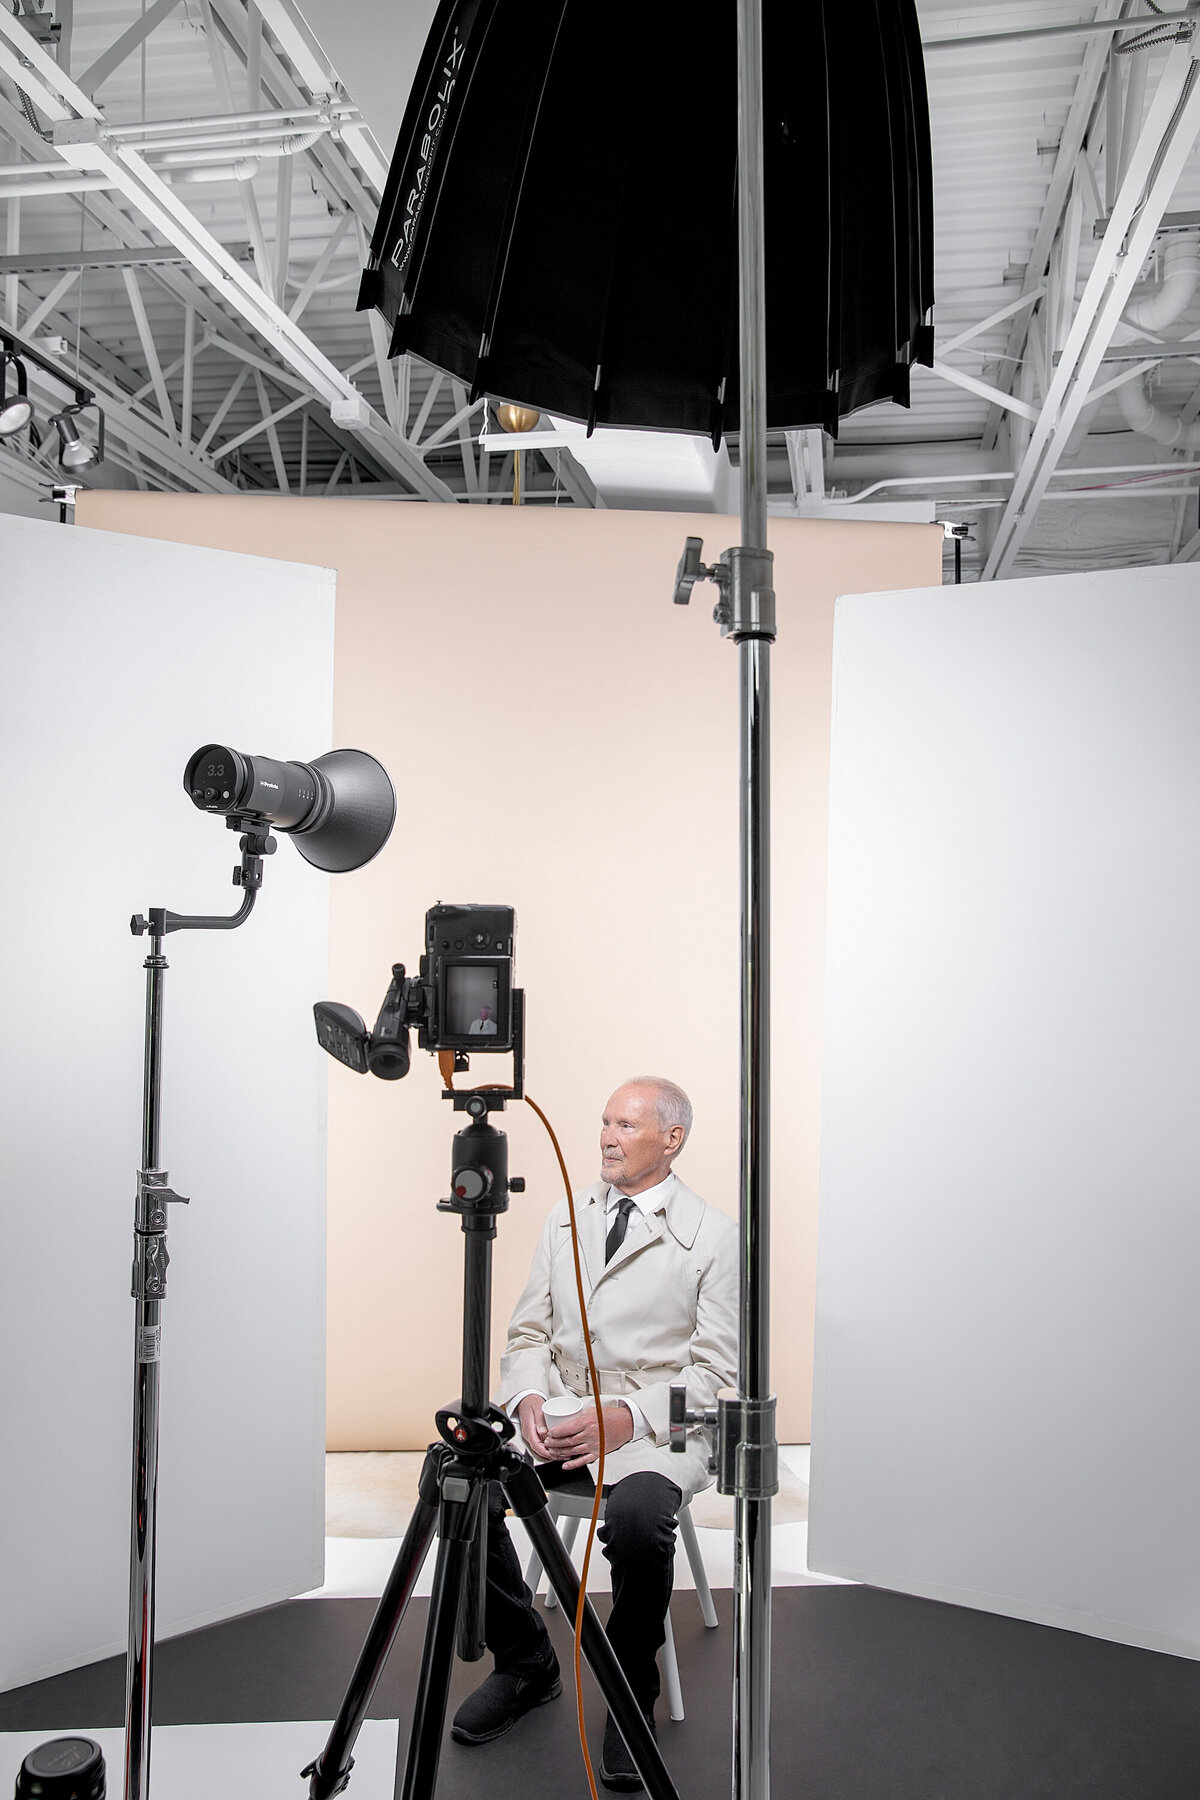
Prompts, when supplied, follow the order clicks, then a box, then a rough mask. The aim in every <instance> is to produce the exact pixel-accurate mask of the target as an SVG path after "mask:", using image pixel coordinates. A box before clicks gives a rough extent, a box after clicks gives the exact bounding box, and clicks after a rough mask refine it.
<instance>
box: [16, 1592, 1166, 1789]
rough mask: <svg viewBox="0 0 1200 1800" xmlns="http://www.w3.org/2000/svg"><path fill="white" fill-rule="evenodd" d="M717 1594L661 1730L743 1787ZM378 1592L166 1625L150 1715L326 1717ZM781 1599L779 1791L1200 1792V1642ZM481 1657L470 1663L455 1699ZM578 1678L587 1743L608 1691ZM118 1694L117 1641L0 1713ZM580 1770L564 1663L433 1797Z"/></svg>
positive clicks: (398, 1677) (44, 1723)
mask: <svg viewBox="0 0 1200 1800" xmlns="http://www.w3.org/2000/svg"><path fill="white" fill-rule="evenodd" d="M715 1598H716V1601H717V1607H718V1611H719V1612H720V1615H721V1629H720V1630H718V1631H706V1630H705V1629H704V1626H703V1624H702V1622H701V1619H700V1611H699V1607H698V1606H697V1604H696V1602H695V1600H694V1598H693V1596H692V1595H691V1594H690V1593H684V1592H681V1593H679V1594H677V1595H676V1597H675V1600H674V1603H673V1607H672V1617H673V1620H674V1624H675V1639H676V1644H677V1647H678V1652H679V1667H680V1676H681V1680H682V1683H683V1697H684V1704H685V1707H686V1708H687V1715H688V1716H687V1719H686V1720H685V1721H684V1722H683V1723H682V1724H672V1723H671V1721H670V1720H668V1719H666V1718H665V1716H664V1715H665V1710H666V1709H665V1704H664V1703H663V1702H662V1701H660V1702H659V1715H660V1722H659V1743H660V1745H661V1746H662V1749H663V1753H664V1755H665V1756H666V1759H667V1762H668V1764H669V1766H670V1768H671V1770H672V1773H673V1775H674V1777H675V1781H676V1784H677V1786H678V1788H679V1791H680V1795H681V1800H709V1797H710V1796H711V1800H723V1797H724V1796H726V1795H728V1793H729V1791H730V1781H729V1744H730V1708H731V1688H732V1676H731V1644H730V1611H731V1596H730V1595H729V1593H728V1592H727V1591H725V1592H718V1593H717V1594H716V1596H715ZM373 1610H374V1606H373V1602H371V1601H369V1600H297V1601H290V1602H288V1603H287V1604H286V1605H283V1606H275V1607H271V1608H269V1609H268V1610H266V1611H265V1612H260V1613H254V1614H251V1615H249V1616H248V1617H246V1618H243V1619H236V1620H233V1621H232V1622H230V1623H229V1624H225V1625H216V1626H212V1627H210V1628H209V1629H208V1630H206V1631H198V1632H193V1633H191V1634H189V1635H188V1636H186V1637H181V1638H174V1639H172V1640H170V1641H169V1642H167V1643H164V1644H162V1645H161V1646H160V1647H159V1650H158V1654H157V1659H156V1663H155V1706H154V1713H155V1721H156V1723H158V1724H163V1725H182V1724H212V1723H220V1722H230V1723H233V1722H242V1721H256V1720H275V1719H314V1720H315V1719H328V1718H331V1717H332V1716H333V1714H334V1712H335V1711H336V1710H337V1706H338V1702H339V1700H340V1698H341V1694H342V1689H343V1686H344V1683H345V1681H346V1678H347V1676H348V1674H349V1671H350V1668H351V1665H352V1664H353V1661H354V1657H355V1655H356V1653H357V1650H358V1648H359V1645H360V1644H361V1642H362V1638H363V1635H364V1633H365V1632H366V1629H367V1625H368V1622H369V1620H370V1618H371V1614H372V1612H373ZM599 1610H600V1611H601V1612H603V1611H604V1603H603V1602H601V1605H600V1609H599ZM425 1615H426V1602H424V1601H414V1602H413V1604H412V1606H411V1608H410V1610H409V1615H408V1617H407V1619H406V1620H405V1623H404V1626H403V1627H402V1629H401V1633H400V1638H399V1640H398V1642H397V1644H396V1647H395V1649H394V1650H393V1652H392V1657H391V1662H390V1665H389V1667H388V1669H387V1671H386V1673H385V1675H384V1678H383V1681H382V1682H381V1684H380V1687H379V1690H378V1692H377V1694H376V1697H375V1704H374V1705H373V1706H372V1708H371V1716H372V1717H374V1718H394V1717H396V1716H397V1714H402V1715H403V1717H402V1720H401V1730H402V1732H403V1734H404V1735H405V1737H407V1733H408V1707H409V1704H410V1701H411V1695H412V1691H413V1683H414V1678H415V1672H416V1668H417V1663H418V1660H419V1657H420V1645H421V1634H422V1632H423V1630H424V1623H425ZM550 1619H551V1621H552V1629H553V1630H554V1633H555V1636H556V1638H557V1641H558V1645H559V1653H560V1656H561V1657H562V1659H563V1661H564V1663H565V1662H566V1660H567V1657H568V1655H569V1638H568V1635H567V1633H566V1631H565V1630H564V1628H563V1625H562V1620H561V1617H560V1616H559V1615H558V1614H556V1613H553V1614H551V1615H550ZM774 1619H775V1631H774V1658H775V1681H774V1720H773V1735H772V1786H773V1789H774V1791H775V1793H776V1794H777V1795H779V1796H781V1797H786V1800H791V1797H792V1796H803V1800H1198V1797H1200V1664H1197V1663H1194V1662H1191V1661H1189V1660H1187V1659H1186V1658H1180V1657H1172V1656H1160V1655H1156V1654H1155V1653H1153V1652H1152V1651H1147V1650H1133V1649H1129V1648H1127V1647H1125V1646H1122V1645H1119V1644H1109V1643H1105V1642H1102V1641H1100V1640H1098V1639H1095V1638H1088V1637H1081V1636H1077V1635H1076V1634H1075V1633H1073V1632H1067V1631H1054V1630H1051V1629H1049V1628H1048V1627H1045V1626H1041V1625H1029V1624H1025V1623H1023V1622H1021V1621H1018V1620H1013V1619H1001V1618H996V1617H994V1616H992V1615H991V1614H988V1613H980V1612H972V1611H970V1610H968V1609H966V1608H962V1607H955V1606H943V1605H940V1604H938V1603H937V1602H935V1601H931V1600H917V1599H913V1598H911V1597H910V1596H907V1595H902V1594H891V1593H884V1592H881V1591H879V1590H877V1589H873V1588H863V1587H789V1588H780V1589H777V1590H776V1593H775V1608H774ZM489 1666H490V1665H489V1664H486V1663H485V1664H478V1665H473V1666H469V1667H468V1666H464V1665H461V1664H459V1665H457V1666H456V1669H455V1675H454V1686H453V1691H452V1695H451V1708H453V1706H454V1705H455V1704H456V1703H457V1700H458V1699H459V1698H460V1697H461V1696H462V1695H463V1694H464V1693H466V1692H467V1691H468V1689H469V1688H471V1687H472V1686H473V1685H474V1684H475V1682H476V1681H478V1680H479V1679H481V1678H482V1676H483V1675H484V1674H485V1673H486V1671H487V1668H488V1667H489ZM585 1681H586V1683H587V1690H586V1691H588V1716H589V1720H590V1725H591V1732H590V1735H591V1741H592V1744H593V1751H594V1752H595V1751H598V1749H599V1738H600V1731H601V1729H602V1725H603V1708H602V1706H601V1705H600V1704H599V1703H598V1702H597V1700H596V1697H595V1693H594V1690H593V1689H592V1688H591V1682H590V1677H587V1676H586V1675H585ZM123 1707H124V1674H123V1663H122V1660H121V1659H118V1658H113V1659H111V1660H109V1661H107V1662H103V1663H96V1664H93V1665H92V1666H90V1667H88V1668H86V1669H81V1670H78V1671H77V1672H75V1673H73V1674H70V1675H60V1676H56V1677H54V1678H53V1679H52V1680H49V1681H41V1682H37V1683H35V1684H33V1685H32V1686H29V1687H25V1688H19V1689H16V1690H14V1691H12V1692H10V1693H8V1694H3V1695H0V1730H5V1731H19V1730H45V1731H46V1732H47V1733H48V1734H53V1733H54V1732H55V1731H57V1730H63V1729H66V1728H67V1727H78V1728H86V1727H88V1726H92V1727H100V1726H105V1725H120V1723H121V1721H122V1717H123ZM319 1749H320V1736H319V1734H318V1736H317V1738H316V1741H314V1744H313V1754H314V1755H315V1754H316V1753H317V1751H318V1750H319ZM303 1791H304V1790H303V1784H301V1783H300V1782H299V1781H297V1784H296V1793H297V1800H302V1795H303ZM586 1792H587V1787H586V1781H585V1779H584V1776H583V1772H582V1765H581V1763H580V1760H579V1752H578V1747H577V1744H576V1741H575V1715H574V1704H573V1699H572V1696H571V1692H570V1685H569V1682H568V1684H567V1687H566V1691H565V1692H564V1696H563V1698H562V1700H560V1701H558V1702H557V1703H555V1704H554V1705H553V1706H546V1707H542V1708H541V1709H539V1710H538V1711H536V1712H534V1713H532V1714H530V1715H529V1716H528V1717H527V1718H525V1719H523V1720H522V1721H521V1722H520V1724H519V1725H518V1726H517V1727H516V1728H515V1730H513V1731H512V1732H510V1733H509V1734H508V1736H507V1737H504V1738H501V1739H499V1740H498V1741H497V1742H496V1743H494V1744H490V1745H487V1746H485V1747H483V1748H481V1749H477V1750H466V1749H464V1748H462V1747H461V1746H459V1745H456V1744H454V1743H451V1742H449V1741H447V1744H446V1749H445V1752H444V1755H443V1758H442V1767H441V1776H440V1780H439V1784H438V1794H439V1800H476V1797H479V1796H485V1795H486V1797H487V1800H529V1797H530V1796H531V1795H536V1796H537V1800H568V1797H569V1800H578V1797H579V1796H580V1795H581V1794H586ZM349 1793H350V1795H351V1796H353V1793H354V1783H353V1780H351V1784H350V1789H349Z"/></svg>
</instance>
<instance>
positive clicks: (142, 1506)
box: [125, 818, 275, 1800]
mask: <svg viewBox="0 0 1200 1800" xmlns="http://www.w3.org/2000/svg"><path fill="white" fill-rule="evenodd" d="M226 822H227V824H228V825H229V828H230V830H232V831H240V832H242V833H243V834H244V835H243V837H242V840H241V851H242V862H241V867H240V868H239V869H235V870H234V872H233V879H234V884H235V886H237V887H240V888H242V889H243V890H244V897H243V899H242V904H241V906H240V907H239V908H238V910H237V912H235V913H231V914H230V915H229V917H228V918H211V917H199V916H196V917H185V916H183V915H182V914H179V913H173V912H168V911H167V910H166V908H165V907H161V906H155V907H151V909H150V916H149V918H148V919H145V918H143V917H142V915H141V914H140V913H137V914H135V915H134V917H133V918H132V919H131V920H130V927H129V928H130V930H131V931H132V932H133V935H134V936H135V937H142V936H144V935H145V934H146V933H149V937H150V954H149V955H148V956H147V958H146V961H145V963H144V964H143V965H142V966H143V967H144V969H145V971H146V1049H145V1061H144V1075H143V1082H142V1162H141V1167H140V1168H139V1169H138V1174H137V1204H136V1212H135V1216H134V1222H133V1297H134V1299H135V1300H136V1302H137V1328H136V1331H135V1333H134V1389H133V1501H132V1506H131V1508H130V1513H131V1518H130V1549H129V1656H128V1660H127V1662H126V1665H125V1800H148V1795H149V1793H150V1728H151V1689H152V1678H153V1666H154V1577H155V1549H156V1528H157V1511H158V1411H159V1373H158V1371H159V1357H160V1353H161V1341H162V1303H163V1300H164V1298H165V1297H166V1292H167V1263H168V1261H169V1260H170V1259H169V1257H168V1255H167V1207H168V1205H169V1204H170V1202H171V1201H173V1200H177V1201H179V1202H180V1204H181V1205H186V1204H187V1202H186V1199H185V1197H184V1195H182V1194H176V1193H172V1191H171V1187H170V1182H169V1178H168V1175H167V1172H166V1170H165V1169H160V1168H159V1166H158V1154H159V1115H160V1110H161V1093H162V1021H163V977H164V975H165V974H166V971H167V968H168V967H169V965H168V963H167V959H166V957H165V956H164V955H163V953H162V941H163V938H164V937H165V936H166V934H167V933H168V932H169V931H229V930H231V929H232V928H233V927H234V926H235V925H240V924H242V922H243V921H244V920H245V919H248V918H249V916H250V910H251V908H252V907H253V905H254V899H255V895H256V894H257V892H258V890H259V888H260V887H261V886H262V859H263V857H264V856H270V855H271V854H272V852H273V851H274V849H275V839H274V838H273V837H272V836H271V835H270V829H269V827H268V826H266V825H264V824H263V823H262V821H261V820H258V819H244V818H230V819H228V820H227V821H226Z"/></svg>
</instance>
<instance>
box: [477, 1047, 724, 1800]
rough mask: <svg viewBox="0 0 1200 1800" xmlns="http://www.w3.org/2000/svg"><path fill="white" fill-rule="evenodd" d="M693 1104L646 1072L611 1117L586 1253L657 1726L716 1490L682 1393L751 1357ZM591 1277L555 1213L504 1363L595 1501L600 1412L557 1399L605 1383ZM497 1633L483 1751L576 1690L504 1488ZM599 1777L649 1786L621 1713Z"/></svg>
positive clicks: (527, 1423) (609, 1477) (491, 1574)
mask: <svg viewBox="0 0 1200 1800" xmlns="http://www.w3.org/2000/svg"><path fill="white" fill-rule="evenodd" d="M691 1123H692V1108H691V1104H690V1102H689V1100H688V1097H687V1095H686V1094H685V1093H684V1092H683V1090H682V1089H681V1088H678V1087H676V1086H675V1084H674V1083H673V1082H670V1081H663V1080H661V1079H660V1078H659V1077H657V1076H639V1077H638V1078H637V1079H635V1080H633V1081H627V1082H625V1083H624V1085H623V1086H622V1087H619V1088H618V1089H617V1091H616V1093H615V1094H614V1095H613V1096H612V1099H611V1100H610V1101H609V1103H608V1105H607V1106H606V1108H605V1110H604V1119H603V1123H602V1125H601V1130H600V1159H601V1162H600V1180H599V1181H598V1182H597V1183H596V1184H595V1186H593V1187H590V1188H589V1189H588V1190H587V1192H586V1193H585V1194H583V1195H581V1196H580V1197H579V1200H578V1202H577V1205H576V1212H577V1216H578V1221H579V1238H580V1255H581V1260H582V1264H583V1271H584V1287H585V1291H586V1293H587V1310H588V1321H589V1325H590V1328H591V1337H592V1354H593V1358H594V1361H595V1364H596V1369H597V1372H598V1374H599V1379H600V1392H601V1395H602V1399H603V1404H604V1436H605V1464H604V1476H605V1480H604V1493H605V1518H604V1523H603V1524H602V1525H601V1527H600V1532H599V1536H600V1540H601V1542H602V1544H603V1546H604V1554H605V1556H606V1557H607V1559H608V1562H609V1564H610V1566H611V1571H612V1594H613V1601H612V1611H611V1614H610V1616H609V1621H608V1636H609V1639H610V1641H611V1643H612V1646H613V1649H614V1650H615V1651H616V1654H617V1657H618V1659H619V1661H620V1664H621V1667H622V1668H623V1669H624V1671H625V1674H626V1676H627V1677H628V1680H629V1684H630V1686H631V1687H632V1689H633V1692H634V1695H635V1697H636V1699H637V1701H638V1703H639V1705H640V1706H641V1708H642V1710H643V1712H644V1713H645V1714H646V1717H647V1719H648V1720H649V1721H650V1723H651V1727H652V1728H653V1719H654V1702H655V1700H656V1699H657V1697H658V1687H659V1682H658V1667H657V1663H656V1660H655V1658H656V1654H657V1652H658V1650H659V1648H660V1646H661V1644H662V1642H663V1637H664V1629H663V1626H664V1620H665V1618H666V1612H667V1606H668V1603H669V1601H670V1598H671V1583H672V1573H673V1565H674V1548H675V1527H676V1520H677V1515H678V1511H679V1508H680V1506H681V1505H682V1504H683V1502H684V1500H685V1498H686V1499H688V1500H690V1499H691V1497H692V1495H693V1494H695V1493H697V1492H699V1490H700V1489H701V1488H703V1487H705V1486H707V1484H708V1481H709V1475H708V1445H707V1442H706V1441H705V1439H704V1437H703V1434H701V1433H700V1432H697V1431H693V1432H691V1433H689V1438H688V1445H687V1449H686V1451H685V1452H684V1454H683V1455H673V1454H671V1452H670V1450H669V1448H668V1443H669V1434H668V1423H669V1405H670V1388H671V1384H672V1382H677V1381H681V1380H682V1381H684V1382H685V1383H686V1386H687V1394H688V1405H689V1407H693V1408H698V1407H704V1406H711V1405H712V1404H713V1403H714V1400H715V1397H716V1394H717V1390H718V1389H719V1388H722V1387H725V1386H727V1385H729V1384H731V1383H732V1382H733V1381H734V1379H735V1375H736V1363H737V1298H738V1297H737V1286H738V1250H737V1231H736V1228H735V1226H734V1223H733V1220H732V1219H730V1218H728V1217H727V1216H726V1214H724V1213H721V1212H718V1211H717V1210H716V1209H715V1208H714V1207H711V1206H708V1205H706V1204H705V1202H704V1201H703V1200H701V1199H700V1197H699V1195H697V1194H694V1193H693V1192H692V1190H691V1189H690V1188H688V1187H685V1186H684V1184H683V1182H682V1181H681V1180H680V1179H679V1177H678V1176H677V1175H676V1174H674V1172H673V1169H672V1165H673V1163H674V1161H675V1158H676V1157H677V1156H678V1155H679V1152H680V1151H681V1150H682V1149H683V1146H684V1144H685V1143H686V1141H687V1136H688V1132H689V1130H690V1129H691ZM589 1387H590V1383H589V1376H588V1367H587V1354H586V1350H585V1347H584V1342H583V1324H582V1320H581V1318H580V1312H579V1299H578V1294H577V1291H576V1285H575V1267H574V1260H573V1257H572V1251H571V1228H570V1216H569V1213H568V1209H567V1204H566V1201H565V1200H564V1201H561V1202H560V1203H559V1205H558V1206H556V1207H555V1209H554V1211H553V1212H552V1213H551V1214H550V1217H549V1218H548V1219H547V1221H546V1224H545V1227H544V1229H543V1231H542V1236H541V1241H540V1243H539V1245H538V1248H537V1253H536V1255H535V1256H534V1259H533V1267H532V1269H531V1271H530V1275H529V1280H528V1281H527V1283H526V1285H525V1290H524V1292H523V1293H522V1295H521V1297H520V1299H519V1300H518V1301H517V1305H516V1310H515V1311H514V1313H513V1316H512V1319H511V1321H510V1323H509V1328H508V1344H507V1347H506V1350H505V1354H504V1356H503V1358H502V1360H501V1391H500V1395H499V1399H500V1403H501V1404H502V1405H503V1406H505V1407H506V1408H507V1409H508V1411H509V1412H510V1413H511V1414H514V1415H515V1416H516V1418H517V1420H518V1423H519V1426H520V1432H521V1437H522V1438H523V1440H524V1443H525V1445H526V1448H527V1449H528V1451H529V1452H530V1453H531V1455H532V1457H533V1459H534V1462H535V1466H536V1467H537V1469H538V1472H539V1474H540V1475H541V1477H542V1480H543V1482H544V1483H545V1485H546V1487H547V1488H554V1487H568V1488H570V1490H571V1491H572V1492H577V1493H587V1494H593V1493H594V1492H595V1484H594V1481H593V1479H592V1476H591V1474H590V1473H589V1472H588V1470H589V1465H591V1464H593V1463H594V1462H595V1460H596V1458H597V1456H598V1455H599V1443H598V1430H597V1424H596V1413H595V1407H594V1405H591V1404H589V1405H585V1406H584V1408H583V1409H582V1411H581V1412H579V1413H578V1414H576V1415H575V1416H574V1417H571V1418H566V1419H562V1420H560V1421H554V1420H550V1421H547V1419H546V1417H545V1415H544V1413H543V1410H542V1408H543V1404H544V1402H545V1401H546V1400H547V1399H548V1398H550V1397H551V1396H552V1395H564V1394H574V1395H581V1396H586V1395H587V1394H588V1393H589ZM484 1629H485V1636H486V1638H487V1644H488V1648H489V1649H490V1650H491V1651H492V1653H493V1655H494V1657H495V1660H496V1667H495V1670H494V1672H493V1673H492V1674H491V1675H489V1676H488V1678H487V1680H486V1681H485V1682H484V1683H483V1684H482V1686H481V1687H478V1688H476V1690H475V1692H474V1693H473V1694H471V1695H469V1696H468V1698H467V1699H466V1700H465V1701H464V1702H463V1704H462V1705H461V1706H460V1707H459V1709H458V1711H457V1713H456V1714H455V1716H454V1723H453V1726H452V1728H451V1730H452V1735H453V1736H454V1737H455V1738H456V1739H457V1740H458V1742H459V1743H464V1744H483V1743H487V1742H489V1741H490V1740H491V1739H492V1738H496V1737H499V1736H500V1735H501V1733H502V1732H505V1731H508V1730H509V1729H510V1727H511V1726H513V1725H515V1724H516V1722H517V1720H518V1719H519V1718H520V1717H521V1715H522V1714H523V1713H526V1712H528V1711H529V1710H530V1709H531V1708H532V1707H534V1706H541V1705H544V1704H545V1703H546V1702H547V1701H549V1700H553V1699H555V1698H556V1696H557V1695H558V1694H560V1693H561V1692H562V1681H561V1679H560V1675H559V1667H558V1661H557V1658H556V1657H555V1654H554V1650H553V1647H552V1645H551V1643H550V1639H549V1637H548V1635H547V1632H546V1627H545V1625H544V1624H543V1622H542V1619H541V1617H540V1616H539V1614H538V1612H537V1611H536V1610H535V1608H534V1605H533V1597H532V1595H531V1594H530V1592H529V1589H528V1588H527V1587H526V1586H525V1583H524V1580H523V1579H522V1574H521V1568H520V1564H519V1563H518V1561H517V1556H516V1552H515V1550H514V1549H513V1545H512V1540H511V1538H510V1537H509V1535H508V1530H507V1527H506V1525H505V1522H504V1504H503V1498H502V1495H501V1494H500V1490H499V1488H498V1487H496V1486H493V1488H492V1494H491V1505H490V1509H489V1519H488V1564H487V1595H486V1609H485V1626H484ZM600 1778H601V1780H602V1781H603V1782H604V1784H605V1785H606V1786H607V1787H610V1788H617V1789H634V1788H638V1787H640V1786H641V1782H640V1780H639V1778H638V1775H637V1772H636V1770H635V1768H634V1766H633V1761H632V1758H631V1757H630V1755H629V1752H628V1750H627V1749H626V1748H625V1744H624V1742H623V1740H622V1738H621V1735H620V1733H619V1731H618V1730H617V1728H616V1726H615V1724H614V1722H613V1720H612V1719H611V1718H610V1719H609V1721H608V1724H607V1726H606V1729H605V1733H604V1752H603V1757H602V1760H601V1764H600Z"/></svg>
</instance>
